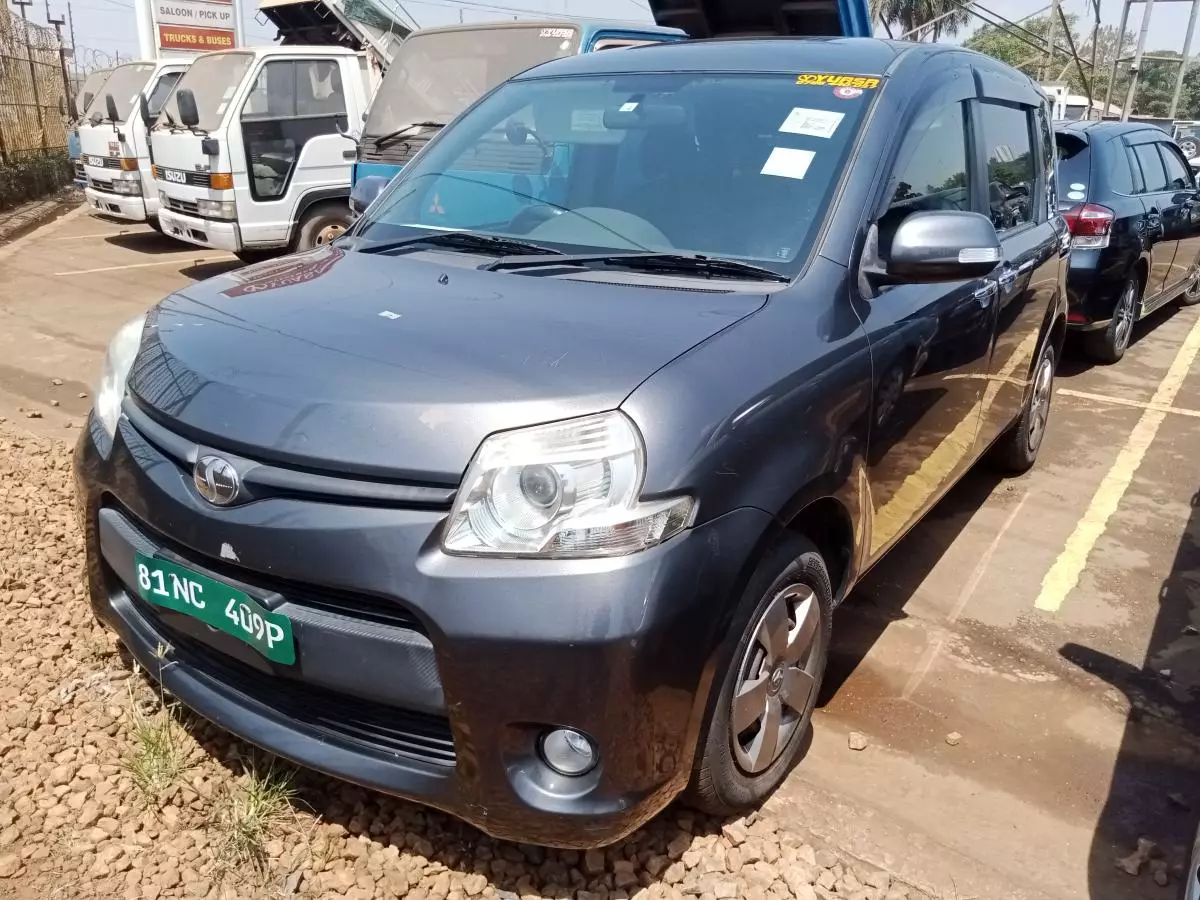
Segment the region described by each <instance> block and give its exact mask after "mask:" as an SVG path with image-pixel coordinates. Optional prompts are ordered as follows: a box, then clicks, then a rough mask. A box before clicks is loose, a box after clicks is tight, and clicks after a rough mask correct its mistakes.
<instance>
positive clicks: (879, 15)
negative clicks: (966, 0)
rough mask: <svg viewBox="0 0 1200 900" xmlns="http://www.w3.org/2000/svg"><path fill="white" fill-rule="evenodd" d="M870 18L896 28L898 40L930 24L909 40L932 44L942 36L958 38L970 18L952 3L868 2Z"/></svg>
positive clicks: (940, 0) (920, 0)
mask: <svg viewBox="0 0 1200 900" xmlns="http://www.w3.org/2000/svg"><path fill="white" fill-rule="evenodd" d="M942 16H944V17H945V18H941V17H942ZM871 17H872V18H873V19H876V20H877V21H881V22H883V23H884V24H885V25H889V26H895V28H893V29H892V31H893V33H894V34H895V35H896V36H897V37H899V36H900V35H902V34H908V32H910V31H913V30H915V29H917V28H920V27H921V26H922V25H925V24H926V23H928V22H933V24H932V25H930V26H929V27H928V28H924V29H922V30H921V33H920V34H919V35H916V34H914V35H911V37H912V38H913V39H914V40H934V41H936V40H937V39H938V38H939V37H941V36H942V35H947V36H951V35H955V34H957V33H958V31H959V29H961V28H963V27H965V26H966V24H967V23H968V22H970V21H971V14H970V13H969V12H967V11H966V10H965V9H963V8H962V7H961V6H960V5H959V4H958V3H956V2H955V0H871ZM935 19H936V20H937V21H936V22H935V21H934V20H935Z"/></svg>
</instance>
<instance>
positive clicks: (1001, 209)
mask: <svg viewBox="0 0 1200 900" xmlns="http://www.w3.org/2000/svg"><path fill="white" fill-rule="evenodd" d="M979 110H980V117H981V119H982V121H983V147H984V151H985V153H986V155H987V182H988V187H987V191H988V197H987V200H988V210H989V213H990V215H991V218H992V224H993V225H995V226H996V230H997V231H998V232H1001V233H1003V232H1005V231H1008V230H1011V229H1013V228H1020V227H1021V226H1022V225H1027V224H1028V223H1030V222H1032V221H1033V219H1034V215H1035V201H1034V196H1033V192H1034V187H1035V185H1036V179H1037V167H1036V165H1035V163H1034V158H1033V146H1032V142H1031V140H1030V128H1029V125H1030V123H1029V113H1030V109H1029V108H1028V107H1024V106H1006V105H1002V104H999V103H981V104H980V105H979Z"/></svg>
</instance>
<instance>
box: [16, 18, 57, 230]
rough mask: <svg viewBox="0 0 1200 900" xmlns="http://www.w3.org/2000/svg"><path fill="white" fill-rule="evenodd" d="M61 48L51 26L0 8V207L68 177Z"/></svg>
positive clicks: (51, 188)
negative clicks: (47, 26) (19, 16)
mask: <svg viewBox="0 0 1200 900" xmlns="http://www.w3.org/2000/svg"><path fill="white" fill-rule="evenodd" d="M62 49H63V48H62V46H61V44H60V42H59V39H58V37H57V36H56V35H55V33H54V31H53V30H52V29H50V28H45V27H43V26H41V25H36V24H34V23H32V22H26V21H23V20H22V19H20V18H18V17H17V16H14V15H13V14H12V13H11V12H10V11H9V10H7V9H3V8H0V209H5V208H7V207H9V206H13V205H15V204H16V203H20V202H22V201H25V200H31V199H34V198H37V197H41V196H43V195H45V194H48V193H50V192H52V191H54V190H57V189H58V188H60V187H62V186H63V185H65V184H67V183H69V182H70V180H71V166H70V162H69V160H68V158H67V124H68V121H69V118H70V100H69V98H68V96H67V91H68V86H67V77H66V71H65V65H64V57H63V53H62V52H61V51H62Z"/></svg>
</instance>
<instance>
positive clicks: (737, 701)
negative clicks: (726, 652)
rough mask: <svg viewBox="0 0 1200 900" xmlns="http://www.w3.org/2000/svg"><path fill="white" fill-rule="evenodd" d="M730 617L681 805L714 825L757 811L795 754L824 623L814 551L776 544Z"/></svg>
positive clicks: (820, 660) (823, 648)
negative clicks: (731, 629)
mask: <svg viewBox="0 0 1200 900" xmlns="http://www.w3.org/2000/svg"><path fill="white" fill-rule="evenodd" d="M737 615H738V618H736V619H735V620H734V621H735V622H736V623H740V624H741V625H742V628H743V630H742V636H741V638H740V640H739V641H738V643H737V646H736V647H735V648H734V651H733V655H732V657H731V658H730V659H729V662H728V663H727V666H726V669H725V674H724V677H723V679H722V680H721V683H720V688H719V691H718V693H717V696H716V699H715V700H714V701H713V702H712V705H711V707H710V710H709V716H708V730H707V732H706V733H705V735H704V737H703V739H702V740H701V743H700V751H699V753H698V754H697V760H696V765H695V768H694V770H693V772H692V782H691V785H690V787H689V788H688V793H687V797H686V799H687V802H689V803H690V804H691V805H692V806H695V807H696V808H697V809H699V810H701V811H703V812H706V813H709V814H711V815H716V816H728V815H735V814H737V813H741V812H745V811H746V810H747V809H749V808H751V807H754V806H755V805H757V804H758V803H760V802H761V801H762V800H763V799H764V798H766V797H767V795H769V794H770V793H771V792H772V791H773V790H775V788H776V787H778V786H779V783H780V782H781V781H783V779H784V777H785V776H786V775H787V773H788V771H789V770H790V769H791V767H792V765H793V763H794V762H795V761H796V759H797V757H798V756H799V754H800V750H801V748H802V747H803V746H804V738H805V735H806V734H807V732H808V729H809V724H810V721H811V719H812V711H813V707H814V706H815V705H816V702H817V693H818V692H819V690H820V688H821V679H822V677H823V676H824V674H825V664H826V661H827V660H828V658H829V643H830V639H831V635H832V630H831V629H832V623H833V591H832V589H831V587H830V583H829V572H828V570H827V569H826V568H825V562H824V560H822V559H821V554H820V553H819V552H818V551H817V548H816V547H814V546H813V544H812V543H811V542H810V541H808V540H807V539H805V538H803V537H800V536H799V535H789V536H788V537H786V538H784V539H783V540H781V541H780V542H779V544H778V545H776V547H775V548H774V549H773V550H772V551H771V552H770V553H768V554H767V556H766V558H765V559H764V560H763V561H762V562H761V563H760V564H759V566H758V568H757V569H756V570H755V572H754V575H753V577H752V578H751V579H750V583H749V584H748V585H747V586H746V590H745V592H744V593H743V595H742V599H741V603H740V604H739V606H738V613H737Z"/></svg>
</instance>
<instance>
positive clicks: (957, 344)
mask: <svg viewBox="0 0 1200 900" xmlns="http://www.w3.org/2000/svg"><path fill="white" fill-rule="evenodd" d="M973 93H974V85H973V84H972V83H971V79H969V78H965V79H963V78H960V79H952V80H950V81H949V83H948V84H947V83H945V81H944V80H943V83H942V84H941V86H940V87H938V86H931V89H930V90H929V91H927V92H925V93H924V96H925V97H927V99H926V100H925V101H924V102H923V104H922V106H921V107H920V109H919V110H918V111H917V112H916V114H915V117H914V118H913V119H912V120H911V124H910V125H909V126H908V127H907V128H906V130H905V133H904V137H903V138H902V141H901V146H900V151H899V153H898V156H897V158H896V160H895V162H894V163H893V164H892V166H891V174H890V176H889V177H888V179H887V180H886V182H885V184H884V187H883V190H882V192H881V193H882V195H881V197H880V198H879V206H878V207H877V216H876V219H875V225H876V228H877V234H878V254H879V256H880V257H882V258H884V259H886V256H887V253H888V251H889V249H890V246H891V239H892V237H893V236H894V235H895V232H896V229H897V228H898V227H899V225H900V223H901V222H902V221H904V219H905V218H906V217H907V216H908V215H910V214H912V213H914V212H919V211H926V210H972V209H975V208H977V207H978V205H979V202H980V200H979V198H978V196H977V194H978V187H977V184H978V181H979V179H978V178H977V177H976V173H975V172H974V166H973V163H972V159H971V154H969V153H968V150H967V148H968V147H969V146H970V141H969V139H968V126H969V121H968V105H967V104H968V100H969V98H970V97H971V96H972V95H973ZM996 294H997V285H996V282H995V281H994V280H992V279H971V280H967V281H957V282H951V283H946V284H899V285H892V286H888V287H882V288H879V289H878V290H877V291H876V292H874V294H872V295H870V296H864V300H865V302H864V304H863V307H864V309H865V310H866V312H865V314H864V317H863V326H864V328H865V329H866V332H867V335H868V338H869V339H870V342H871V358H872V367H873V373H874V380H873V384H874V387H873V391H874V396H873V401H872V406H871V408H872V412H871V417H872V418H871V423H870V437H869V444H868V453H867V456H868V459H867V465H868V474H869V478H870V487H871V500H872V504H873V507H874V513H875V515H874V519H873V523H872V534H871V540H870V546H869V558H870V559H874V558H877V557H878V556H879V555H880V554H881V553H883V552H884V551H885V550H887V548H888V547H890V546H891V545H892V544H893V543H894V542H895V541H896V540H897V539H898V538H899V537H900V536H901V535H903V534H904V533H905V531H907V530H908V527H909V526H910V525H912V524H913V523H914V522H915V521H916V520H917V519H918V518H919V517H920V516H921V514H922V513H923V512H924V511H925V510H926V509H928V508H929V506H931V505H932V504H933V503H934V501H936V500H937V498H938V497H939V496H941V494H942V493H943V492H944V491H945V490H946V489H947V488H948V487H949V486H950V485H951V484H953V483H954V481H955V479H956V478H957V477H958V475H959V474H961V473H962V471H963V470H964V469H965V468H966V467H967V466H969V465H970V462H971V460H972V459H973V456H974V448H975V440H976V436H977V431H978V426H979V399H980V397H981V395H982V392H983V389H984V384H985V382H986V377H987V369H988V356H989V351H990V349H991V342H992V318H993V312H992V305H993V303H994V302H995V298H996Z"/></svg>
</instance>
